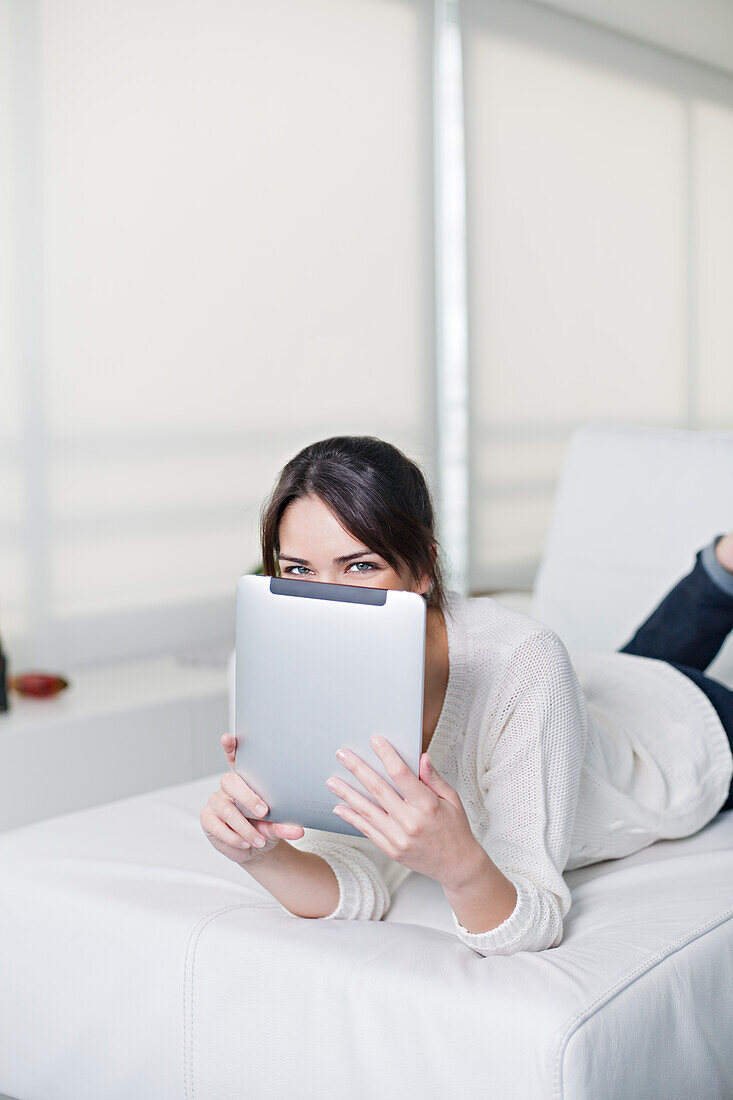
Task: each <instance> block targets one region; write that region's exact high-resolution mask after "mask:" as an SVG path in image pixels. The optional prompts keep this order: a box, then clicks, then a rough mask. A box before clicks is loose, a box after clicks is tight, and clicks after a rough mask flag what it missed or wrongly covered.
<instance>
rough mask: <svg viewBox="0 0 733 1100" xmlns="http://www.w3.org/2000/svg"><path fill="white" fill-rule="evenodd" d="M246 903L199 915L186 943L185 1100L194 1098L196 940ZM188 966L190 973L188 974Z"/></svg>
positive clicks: (184, 968) (184, 976)
mask: <svg viewBox="0 0 733 1100" xmlns="http://www.w3.org/2000/svg"><path fill="white" fill-rule="evenodd" d="M247 908H249V906H247V905H242V904H239V905H227V906H225V907H224V908H223V909H216V910H214V912H212V913H205V914H204V916H202V917H199V919H198V920H197V921H196V924H195V925H194V926H193V928H192V929H191V931H190V933H189V936H188V941H187V943H186V951H185V955H184V962H183V1095H184V1097H186V1098H187V1100H193V1098H194V1085H193V980H194V972H195V968H196V948H197V946H198V941H199V939H200V937H201V933H202V932H203V931H204V929H205V928H206V927H207V926H208V925H209V924H211V923H212V922H213V921H215V920H217V919H218V918H219V917H222V916H224V914H225V913H231V912H233V911H234V910H235V909H247ZM189 966H190V974H189ZM187 994H188V1000H189V1004H188V1018H187V1016H186V1000H187Z"/></svg>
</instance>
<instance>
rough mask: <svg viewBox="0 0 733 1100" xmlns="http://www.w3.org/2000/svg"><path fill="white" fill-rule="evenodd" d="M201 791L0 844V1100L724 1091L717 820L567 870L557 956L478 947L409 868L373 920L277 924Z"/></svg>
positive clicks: (157, 794)
mask: <svg viewBox="0 0 733 1100" xmlns="http://www.w3.org/2000/svg"><path fill="white" fill-rule="evenodd" d="M218 780H219V776H218V774H217V775H213V776H210V777H207V778H206V779H203V780H197V781H195V782H193V783H186V784H181V785H178V786H175V787H169V788H165V789H163V790H160V791H154V792H151V793H149V794H144V795H138V796H135V797H133V798H128V799H123V800H121V801H119V802H115V803H110V804H108V805H104V806H100V807H97V808H94V809H90V810H84V811H81V812H79V813H74V814H66V815H64V816H63V817H58V818H54V819H51V820H48V821H45V822H39V823H36V824H33V825H29V826H26V827H24V828H22V829H17V830H14V831H11V832H7V833H5V834H2V835H0V882H2V906H1V907H0V972H2V974H3V981H2V983H0V1091H3V1092H5V1093H7V1094H8V1095H10V1096H16V1097H23V1098H26V1097H27V1098H33V1097H39V1098H43V1100H56V1098H59V1100H60V1098H74V1100H85V1098H87V1097H88V1098H90V1100H92V1098H93V1100H97V1098H98V1097H99V1096H101V1095H104V1096H105V1097H106V1098H114V1097H119V1098H120V1100H122V1098H124V1100H129V1097H131V1096H134V1097H135V1098H136V1100H145V1098H147V1097H149V1098H151V1100H152V1098H155V1100H164V1098H167V1097H194V1096H195V1097H197V1098H199V1100H207V1098H208V1100H228V1098H230V1097H231V1098H232V1100H233V1098H235V1097H237V1098H239V1097H243V1096H248V1095H251V1094H252V1093H259V1094H260V1095H264V1096H277V1097H280V1096H282V1097H285V1096H298V1097H299V1098H302V1100H308V1098H310V1097H312V1098H314V1100H315V1098H316V1097H317V1098H318V1100H321V1098H322V1097H324V1096H329V1095H334V1096H335V1095H336V1094H340V1095H341V1094H344V1093H346V1092H347V1091H348V1093H349V1094H350V1095H357V1096H364V1097H367V1096H375V1095H385V1096H397V1095H398V1094H402V1095H408V1096H412V1095H415V1096H417V1095H421V1096H444V1095H445V1096H448V1095H463V1096H466V1097H469V1098H470V1097H476V1098H478V1097H481V1098H482V1100H483V1098H484V1097H485V1096H486V1095H487V1094H488V1093H489V1092H490V1094H491V1095H492V1096H495V1097H497V1098H502V1097H506V1098H507V1100H508V1098H510V1097H511V1098H512V1100H514V1098H515V1097H517V1096H522V1097H523V1098H530V1100H531V1098H533V1097H538V1098H539V1097H547V1096H548V1095H555V1096H556V1097H565V1096H566V1097H571V1096H572V1097H588V1098H591V1097H592V1098H593V1100H603V1098H604V1097H609V1098H610V1097H618V1096H619V1095H625V1096H626V1095H628V1096H631V1095H664V1096H665V1097H670V1098H675V1097H680V1098H682V1097H689V1096H690V1095H705V1096H710V1097H715V1096H719V1097H722V1096H725V1095H731V1094H732V1093H733V1064H732V1056H731V1047H730V1042H729V1035H730V1024H731V1021H730V1018H729V1014H727V1016H728V1018H726V1013H725V1012H724V1011H722V1007H723V1005H724V1004H725V1003H726V998H728V997H729V990H730V988H731V983H732V982H733V949H732V943H733V922H732V921H731V917H733V812H730V813H727V814H722V815H719V816H718V817H717V818H716V819H715V820H714V821H713V822H711V823H710V824H709V825H708V826H707V827H706V828H705V829H703V830H701V832H700V833H698V834H697V835H695V836H692V837H688V838H685V839H684V840H677V841H661V842H659V843H657V844H655V845H653V846H652V847H651V848H647V849H644V850H643V851H641V852H638V853H636V854H635V855H633V856H630V857H627V858H625V859H623V860H609V861H606V862H605V863H602V864H595V865H593V866H591V867H586V868H580V869H578V870H576V871H572V872H568V873H567V882H568V885H569V886H570V887H571V890H572V891H573V906H572V908H571V910H570V913H569V915H568V917H567V918H566V922H565V937H564V940H563V943H562V944H561V945H560V946H559V947H557V948H554V949H552V950H549V951H545V952H541V953H538V954H532V953H528V952H520V953H518V954H516V955H513V956H507V957H501V956H493V957H489V958H483V957H481V956H480V955H478V954H476V953H475V952H473V951H471V950H470V948H467V947H465V946H464V945H463V944H461V943H460V942H459V941H458V940H457V938H456V937H455V936H454V935H453V933H452V930H451V919H450V910H449V908H448V905H447V902H446V900H445V897H444V895H443V893H442V890H441V889H440V887H439V886H438V885H437V883H435V882H434V881H432V880H431V879H428V878H425V877H423V876H420V875H414V874H413V875H410V876H409V877H408V879H407V880H406V881H405V882H404V883H403V885H402V886H401V887H400V889H399V891H398V892H397V894H396V896H395V898H394V900H393V904H392V907H391V909H390V911H389V913H388V914H387V916H386V918H385V920H383V921H381V922H377V921H325V920H324V921H319V920H306V919H300V918H297V917H294V916H293V915H292V914H290V913H288V912H287V911H286V910H285V909H283V907H282V906H280V905H279V903H278V902H276V901H275V900H274V899H273V898H272V897H271V895H269V894H268V893H267V891H265V890H264V888H263V887H261V886H260V885H259V884H258V883H256V882H255V881H254V880H253V879H251V878H250V877H249V876H248V875H247V873H246V872H245V871H242V870H241V869H239V868H238V867H236V866H234V865H233V864H231V863H230V862H229V861H228V860H226V859H224V858H223V857H222V856H221V855H219V854H218V853H217V852H216V851H215V850H214V849H213V848H212V847H211V845H209V843H208V842H207V840H206V838H205V837H204V835H203V832H202V830H201V827H200V822H199V812H200V810H201V807H202V806H203V805H204V803H205V801H206V799H207V797H208V795H209V794H210V793H211V791H212V790H214V789H216V787H217V786H218ZM314 1051H317V1055H318V1057H317V1060H316V1059H315V1058H314ZM619 1081H622V1082H623V1088H621V1090H620V1091H619V1088H618V1085H619ZM357 1082H360V1083H359V1084H357ZM360 1090H361V1091H360ZM553 1090H554V1091H553Z"/></svg>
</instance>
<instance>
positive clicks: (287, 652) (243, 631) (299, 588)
mask: <svg viewBox="0 0 733 1100" xmlns="http://www.w3.org/2000/svg"><path fill="white" fill-rule="evenodd" d="M425 623H426V603H425V600H424V599H423V597H422V596H421V595H419V593H416V592H402V591H391V590H388V589H384V588H367V587H361V586H357V585H342V584H325V583H322V582H319V581H307V580H294V579H290V578H280V577H267V576H259V575H254V574H252V575H249V574H248V575H245V576H242V577H240V579H239V581H238V583H237V595H236V686H235V715H236V737H237V756H236V761H235V770H236V771H237V772H239V773H240V774H241V775H242V777H243V778H244V779H245V781H246V782H247V783H249V785H250V786H251V787H252V788H253V789H254V790H255V791H256V792H257V793H258V794H260V795H262V797H263V798H264V799H265V801H266V802H267V805H268V806H269V813H267V814H266V815H265V817H264V818H262V819H261V820H264V821H282V822H288V823H291V824H294V825H301V826H302V827H303V828H306V829H325V830H327V831H329V832H338V833H347V834H349V835H353V836H359V837H363V836H364V835H365V834H364V833H362V832H361V831H360V830H358V829H356V828H355V827H354V826H353V825H351V824H350V823H349V822H347V821H344V820H343V819H342V818H339V816H338V815H337V814H334V813H333V807H334V806H336V805H337V804H339V803H341V802H342V801H343V800H342V799H341V798H339V797H338V796H337V795H335V794H333V793H332V792H331V791H329V789H328V787H327V786H326V780H327V779H328V778H329V776H331V775H335V776H338V777H339V778H341V779H343V780H345V781H346V782H347V783H348V784H349V785H350V786H351V787H352V788H353V789H354V790H356V791H358V793H359V794H361V795H363V796H364V797H366V798H370V799H371V801H376V799H374V798H373V797H372V796H371V795H370V794H369V792H368V791H367V790H366V789H365V788H364V787H363V786H362V784H361V783H360V782H359V780H358V779H356V777H355V776H354V775H353V774H352V773H351V772H350V771H349V770H348V768H345V767H344V766H343V765H342V764H341V763H340V762H339V761H338V760H337V759H336V755H335V754H336V750H337V749H339V748H348V749H351V750H352V751H353V752H354V753H356V755H357V756H359V757H360V758H361V759H362V760H363V761H364V762H365V763H366V764H368V765H369V767H370V768H371V769H372V770H373V771H374V772H376V773H377V775H379V776H381V778H382V779H384V780H385V781H386V782H388V783H390V784H391V786H392V787H393V788H394V789H395V790H397V787H396V785H395V784H394V782H393V781H392V780H391V779H390V777H389V775H388V774H387V772H386V770H385V768H384V766H383V764H382V762H381V760H380V758H379V757H378V756H377V754H376V752H375V750H374V749H373V748H372V747H371V745H370V743H369V738H370V737H371V736H372V735H373V734H375V733H380V734H382V736H384V737H385V738H386V739H387V740H388V741H389V742H390V743H391V744H392V745H394V747H395V749H396V750H397V752H398V753H399V755H400V756H401V757H402V759H403V760H404V761H405V763H406V764H407V765H408V767H409V768H410V769H411V771H413V772H414V773H415V774H417V771H418V767H419V761H420V754H421V752H422V716H423V690H424V672H425ZM400 793H401V792H400ZM237 806H238V808H239V809H240V810H241V811H242V812H243V813H245V816H248V811H246V810H245V809H244V807H242V806H241V805H240V804H239V803H237Z"/></svg>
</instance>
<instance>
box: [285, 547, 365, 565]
mask: <svg viewBox="0 0 733 1100" xmlns="http://www.w3.org/2000/svg"><path fill="white" fill-rule="evenodd" d="M365 554H376V550H357V551H356V553H355V554H344V555H343V557H340V558H334V559H333V564H334V565H344V564H345V563H346V562H347V561H352V560H353V558H363V557H364V555H365ZM278 560H279V561H294V562H296V563H297V564H298V565H310V562H309V561H307V560H306V558H294V557H292V555H291V554H278Z"/></svg>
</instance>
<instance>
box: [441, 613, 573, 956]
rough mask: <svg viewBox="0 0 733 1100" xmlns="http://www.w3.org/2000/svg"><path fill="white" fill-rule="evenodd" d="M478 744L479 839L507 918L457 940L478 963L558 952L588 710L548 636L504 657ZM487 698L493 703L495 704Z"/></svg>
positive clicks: (560, 648)
mask: <svg viewBox="0 0 733 1100" xmlns="http://www.w3.org/2000/svg"><path fill="white" fill-rule="evenodd" d="M510 669H511V671H510V673H509V674H508V676H507V677H506V682H505V683H504V684H503V685H500V687H499V692H498V700H497V701H496V705H495V706H493V707H492V720H490V721H489V722H488V726H487V729H486V730H485V731H484V734H483V736H482V738H480V741H479V744H480V745H481V746H483V751H484V753H485V760H484V761H482V763H481V766H480V774H479V784H480V788H481V793H482V797H483V801H484V806H485V810H486V814H487V818H488V825H487V827H486V829H485V830H484V831H483V833H482V835H481V836H480V837H478V838H477V839H479V840H480V842H481V844H482V846H483V848H484V849H485V851H486V852H487V853H488V855H489V856H490V858H491V859H492V860H493V862H494V863H495V864H496V865H497V866H498V867H499V869H500V871H501V872H502V874H504V875H506V877H507V878H508V879H510V881H511V882H512V883H513V884H514V887H515V889H516V891H517V902H516V905H515V908H514V911H513V912H512V913H511V914H510V916H508V917H507V919H506V920H505V921H504V922H503V924H500V925H499V926H498V927H497V928H492V929H490V930H489V931H488V932H468V931H467V930H466V929H465V928H464V927H463V926H462V925H461V924H460V922H459V921H458V918H457V917H456V915H455V913H453V923H454V926H455V930H456V933H457V935H458V937H459V939H461V940H462V941H463V943H465V944H467V945H468V946H469V947H472V948H473V949H474V950H475V951H477V952H478V953H479V954H481V955H484V956H486V955H512V954H514V953H515V952H517V951H543V950H545V949H546V948H548V947H557V946H558V945H559V944H560V943H561V941H562V936H563V919H564V917H565V916H566V914H567V912H568V910H569V909H570V904H571V895H570V890H569V889H568V887H567V885H566V883H565V881H564V879H563V875H562V872H563V869H564V867H565V864H566V862H567V860H568V858H569V854H570V842H571V838H572V833H573V826H574V823H575V813H576V809H577V803H578V793H579V789H580V775H581V769H582V765H583V759H584V756H585V745H586V741H587V737H588V709H587V703H586V700H585V696H584V694H583V689H582V687H581V685H580V682H579V680H578V677H577V675H576V674H575V670H574V669H573V666H572V664H571V661H570V658H569V656H568V653H567V650H566V649H565V647H564V645H563V644H562V642H561V641H560V639H559V638H558V636H557V635H556V634H554V633H553V632H552V631H551V630H542V631H540V632H537V633H535V634H532V635H531V636H529V637H528V638H526V639H524V640H523V641H522V642H521V643H520V644H519V645H518V646H517V649H516V651H515V652H514V653H513V655H512V660H511V662H510ZM494 698H495V699H496V696H495V697H494Z"/></svg>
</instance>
